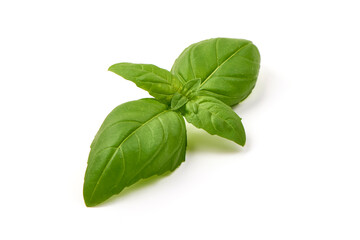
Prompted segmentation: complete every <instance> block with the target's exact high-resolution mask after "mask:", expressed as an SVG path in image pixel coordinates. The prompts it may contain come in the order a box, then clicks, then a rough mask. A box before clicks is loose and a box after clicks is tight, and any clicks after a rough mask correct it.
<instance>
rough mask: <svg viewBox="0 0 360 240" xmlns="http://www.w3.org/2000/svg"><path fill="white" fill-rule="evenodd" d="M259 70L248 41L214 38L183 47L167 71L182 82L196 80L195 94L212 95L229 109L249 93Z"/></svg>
mask: <svg viewBox="0 0 360 240" xmlns="http://www.w3.org/2000/svg"><path fill="white" fill-rule="evenodd" d="M259 68H260V54H259V51H258V49H257V48H256V46H255V45H254V44H253V43H252V42H250V41H248V40H243V39H232V38H214V39H208V40H205V41H201V42H198V43H195V44H192V45H190V46H189V47H188V48H186V49H185V50H184V51H183V52H182V53H181V55H180V56H179V57H178V58H177V59H176V61H175V63H174V65H173V67H172V69H171V72H172V73H173V74H174V75H175V76H177V77H178V78H180V79H182V80H183V81H185V82H187V81H190V80H192V79H195V78H200V79H201V85H200V91H199V95H205V96H212V97H215V98H217V99H219V100H221V101H223V102H224V103H226V104H228V105H230V106H232V105H235V104H237V103H239V102H240V101H242V100H244V99H245V98H246V97H247V96H248V95H249V94H250V93H251V91H252V89H253V88H254V86H255V83H256V80H257V76H258V72H259Z"/></svg>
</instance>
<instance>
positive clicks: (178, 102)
mask: <svg viewBox="0 0 360 240" xmlns="http://www.w3.org/2000/svg"><path fill="white" fill-rule="evenodd" d="M188 101H189V99H188V98H187V97H185V96H184V95H182V94H181V93H175V94H174V97H173V98H172V99H171V110H177V109H179V108H181V107H182V106H184V105H185V104H186V103H187V102H188Z"/></svg>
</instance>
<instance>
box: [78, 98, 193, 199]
mask: <svg viewBox="0 0 360 240" xmlns="http://www.w3.org/2000/svg"><path fill="white" fill-rule="evenodd" d="M185 148H186V128H185V122H184V119H183V117H182V116H181V115H180V114H179V113H177V112H174V111H171V110H168V109H167V106H166V105H165V104H162V103H160V102H159V101H157V100H155V99H141V100H137V101H132V102H127V103H124V104H121V105H120V106H118V107H116V108H115V109H114V110H113V111H112V112H111V113H110V114H109V115H108V116H107V118H106V119H105V121H104V123H103V124H102V126H101V127H100V129H99V131H98V133H97V134H96V136H95V138H94V141H93V143H92V145H91V151H90V154H89V160H88V166H87V169H86V173H85V181H84V191H83V193H84V200H85V203H86V205H87V206H95V205H97V204H99V203H101V202H103V201H105V200H106V199H108V198H109V197H111V196H112V195H114V194H118V193H119V192H121V191H122V190H123V189H124V188H125V187H127V186H130V185H131V184H134V183H135V182H137V181H138V180H140V179H142V178H148V177H150V176H153V175H160V174H163V173H164V172H166V171H173V170H174V169H175V168H176V167H178V166H179V165H180V164H181V162H183V161H184V160H185Z"/></svg>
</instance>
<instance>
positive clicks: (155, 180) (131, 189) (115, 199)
mask: <svg viewBox="0 0 360 240" xmlns="http://www.w3.org/2000/svg"><path fill="white" fill-rule="evenodd" d="M171 174H172V172H166V173H164V174H162V175H160V176H159V175H155V176H152V177H149V178H146V179H141V180H139V181H138V182H136V183H134V184H133V185H131V186H129V187H127V188H125V189H124V190H122V191H121V192H120V193H119V194H116V195H114V196H112V197H110V198H109V199H107V200H106V201H105V202H103V203H101V204H99V205H98V206H95V207H106V206H107V205H112V204H113V203H116V202H119V201H120V199H123V198H126V197H127V196H129V195H131V194H132V193H133V192H137V191H139V190H141V189H142V188H146V187H148V186H150V185H152V186H155V185H156V183H158V182H160V180H162V179H164V178H166V177H168V176H170V175H171Z"/></svg>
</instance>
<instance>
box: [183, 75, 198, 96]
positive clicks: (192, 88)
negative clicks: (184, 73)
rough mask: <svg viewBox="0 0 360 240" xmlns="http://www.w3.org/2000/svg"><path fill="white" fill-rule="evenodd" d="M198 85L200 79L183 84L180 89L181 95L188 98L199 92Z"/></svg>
mask: <svg viewBox="0 0 360 240" xmlns="http://www.w3.org/2000/svg"><path fill="white" fill-rule="evenodd" d="M200 84H201V79H200V78H196V79H193V80H190V81H188V82H187V83H185V85H184V86H183V88H182V89H181V93H183V94H184V95H185V96H190V95H192V94H194V93H196V92H197V91H198V90H199V88H200Z"/></svg>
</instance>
